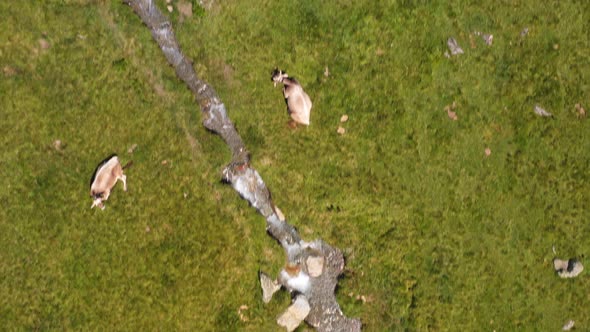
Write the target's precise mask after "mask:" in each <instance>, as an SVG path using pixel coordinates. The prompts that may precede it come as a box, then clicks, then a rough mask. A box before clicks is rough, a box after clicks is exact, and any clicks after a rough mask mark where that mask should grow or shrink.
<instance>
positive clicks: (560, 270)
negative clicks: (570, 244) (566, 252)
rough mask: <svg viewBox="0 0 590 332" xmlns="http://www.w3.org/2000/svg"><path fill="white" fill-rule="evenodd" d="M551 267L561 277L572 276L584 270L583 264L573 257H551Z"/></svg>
mask: <svg viewBox="0 0 590 332" xmlns="http://www.w3.org/2000/svg"><path fill="white" fill-rule="evenodd" d="M553 267H554V268H555V271H556V272H557V274H558V275H559V276H560V277H561V278H574V277H576V276H578V275H579V274H580V273H582V271H583V270H584V266H583V265H582V263H580V261H578V260H577V259H575V258H570V259H568V260H566V261H565V260H562V259H559V258H555V259H553Z"/></svg>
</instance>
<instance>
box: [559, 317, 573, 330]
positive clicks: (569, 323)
mask: <svg viewBox="0 0 590 332" xmlns="http://www.w3.org/2000/svg"><path fill="white" fill-rule="evenodd" d="M574 324H575V322H574V321H573V320H571V319H570V320H568V321H567V322H565V325H563V327H562V328H561V330H562V331H569V330H571V329H573V328H574Z"/></svg>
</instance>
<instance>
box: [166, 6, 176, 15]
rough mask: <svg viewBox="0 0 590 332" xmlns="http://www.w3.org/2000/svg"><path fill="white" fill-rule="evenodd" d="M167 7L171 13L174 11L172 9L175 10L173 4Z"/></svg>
mask: <svg viewBox="0 0 590 332" xmlns="http://www.w3.org/2000/svg"><path fill="white" fill-rule="evenodd" d="M166 8H167V9H168V11H169V12H170V13H172V11H173V10H174V7H172V6H171V5H168V6H166Z"/></svg>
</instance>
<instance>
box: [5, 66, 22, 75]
mask: <svg viewBox="0 0 590 332" xmlns="http://www.w3.org/2000/svg"><path fill="white" fill-rule="evenodd" d="M2 71H3V72H4V75H5V76H8V77H10V76H14V75H16V74H17V73H18V72H17V71H16V69H14V67H11V66H9V65H6V66H4V68H2Z"/></svg>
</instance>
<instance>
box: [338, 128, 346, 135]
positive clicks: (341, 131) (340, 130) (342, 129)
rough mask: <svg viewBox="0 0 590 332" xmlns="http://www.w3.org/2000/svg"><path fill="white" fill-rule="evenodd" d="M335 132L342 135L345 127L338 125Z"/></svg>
mask: <svg viewBox="0 0 590 332" xmlns="http://www.w3.org/2000/svg"><path fill="white" fill-rule="evenodd" d="M336 132H337V133H338V134H340V135H344V133H346V129H344V128H343V127H338V129H337V130H336Z"/></svg>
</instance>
